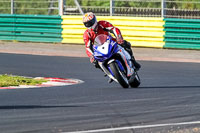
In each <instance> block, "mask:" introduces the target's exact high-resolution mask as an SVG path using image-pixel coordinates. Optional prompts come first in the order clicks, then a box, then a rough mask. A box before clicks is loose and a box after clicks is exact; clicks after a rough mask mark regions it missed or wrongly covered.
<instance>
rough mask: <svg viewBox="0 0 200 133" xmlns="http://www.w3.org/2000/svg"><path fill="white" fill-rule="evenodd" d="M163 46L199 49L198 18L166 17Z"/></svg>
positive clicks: (199, 31) (199, 24) (199, 26)
mask: <svg viewBox="0 0 200 133" xmlns="http://www.w3.org/2000/svg"><path fill="white" fill-rule="evenodd" d="M164 21H165V25H164V27H165V29H164V31H165V32H166V33H165V36H164V37H165V39H164V41H165V45H164V47H165V48H187V49H200V19H177V18H166V19H164Z"/></svg>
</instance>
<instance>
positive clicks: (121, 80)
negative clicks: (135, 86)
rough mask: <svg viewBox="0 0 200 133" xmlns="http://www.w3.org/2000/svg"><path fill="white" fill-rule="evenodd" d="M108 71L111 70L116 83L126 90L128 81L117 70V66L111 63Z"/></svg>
mask: <svg viewBox="0 0 200 133" xmlns="http://www.w3.org/2000/svg"><path fill="white" fill-rule="evenodd" d="M109 66H110V69H111V70H112V72H113V74H114V77H115V78H116V79H117V81H118V82H119V84H120V85H121V86H122V87H123V88H128V87H129V82H128V79H127V77H126V75H125V74H124V73H123V72H121V70H120V69H119V66H118V65H117V63H116V62H111V63H110V64H109Z"/></svg>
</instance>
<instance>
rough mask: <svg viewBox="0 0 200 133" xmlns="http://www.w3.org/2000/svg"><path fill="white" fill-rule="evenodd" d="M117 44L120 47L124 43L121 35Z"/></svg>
mask: <svg viewBox="0 0 200 133" xmlns="http://www.w3.org/2000/svg"><path fill="white" fill-rule="evenodd" d="M117 43H118V44H120V45H121V44H123V43H124V40H123V37H122V36H121V35H118V36H117Z"/></svg>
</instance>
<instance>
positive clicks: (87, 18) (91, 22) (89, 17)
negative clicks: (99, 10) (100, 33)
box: [83, 12, 97, 30]
mask: <svg viewBox="0 0 200 133" xmlns="http://www.w3.org/2000/svg"><path fill="white" fill-rule="evenodd" d="M83 24H84V25H85V27H86V28H89V29H93V30H94V29H95V28H96V26H97V19H96V16H95V14H94V13H92V12H88V13H86V14H85V15H84V16H83Z"/></svg>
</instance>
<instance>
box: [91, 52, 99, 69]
mask: <svg viewBox="0 0 200 133" xmlns="http://www.w3.org/2000/svg"><path fill="white" fill-rule="evenodd" d="M90 62H91V63H92V64H93V65H94V66H95V67H96V68H99V64H98V61H97V60H95V58H94V56H93V55H92V56H90Z"/></svg>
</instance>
